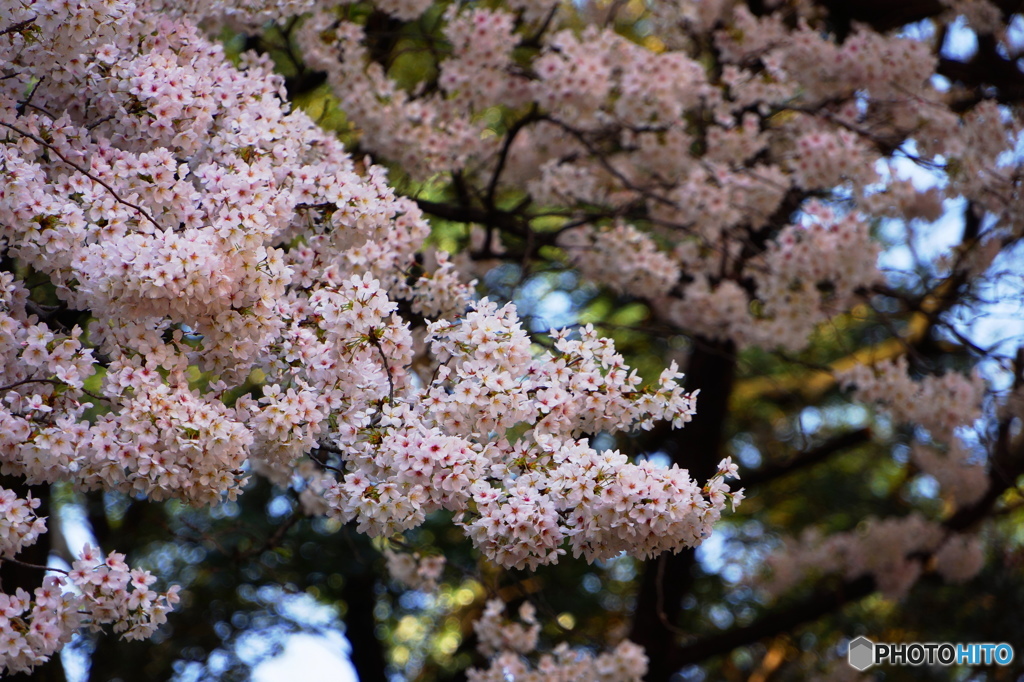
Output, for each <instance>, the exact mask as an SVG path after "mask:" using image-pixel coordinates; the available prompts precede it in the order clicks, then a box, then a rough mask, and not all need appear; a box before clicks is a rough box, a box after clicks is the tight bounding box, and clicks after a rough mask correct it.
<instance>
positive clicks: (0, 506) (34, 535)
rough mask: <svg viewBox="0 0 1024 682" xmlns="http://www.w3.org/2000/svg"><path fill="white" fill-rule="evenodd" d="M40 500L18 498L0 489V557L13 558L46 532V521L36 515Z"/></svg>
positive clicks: (8, 491) (11, 491) (10, 492)
mask: <svg viewBox="0 0 1024 682" xmlns="http://www.w3.org/2000/svg"><path fill="white" fill-rule="evenodd" d="M38 508H39V500H38V499H35V498H33V497H32V496H31V495H29V496H28V497H25V498H21V497H18V495H17V493H15V492H14V491H13V490H6V489H4V488H0V557H8V558H10V557H13V556H14V555H15V554H17V553H18V552H20V551H21V548H22V547H26V546H28V545H31V544H33V543H34V542H35V541H36V540H37V539H38V538H39V536H40V535H42V534H43V533H45V532H46V519H45V518H40V517H39V516H37V515H36V512H35V510H36V509H38Z"/></svg>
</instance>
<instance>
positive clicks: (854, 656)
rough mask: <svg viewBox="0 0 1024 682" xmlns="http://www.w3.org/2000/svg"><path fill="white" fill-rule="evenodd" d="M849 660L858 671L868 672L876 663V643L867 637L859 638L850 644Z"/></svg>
mask: <svg viewBox="0 0 1024 682" xmlns="http://www.w3.org/2000/svg"><path fill="white" fill-rule="evenodd" d="M847 660H848V661H849V662H850V665H851V666H853V667H854V668H856V669H857V670H867V669H868V668H870V667H871V664H872V663H874V661H875V643H874V642H872V641H871V640H870V639H868V638H867V637H858V638H857V639H855V640H853V641H852V642H850V650H849V652H848V653H847Z"/></svg>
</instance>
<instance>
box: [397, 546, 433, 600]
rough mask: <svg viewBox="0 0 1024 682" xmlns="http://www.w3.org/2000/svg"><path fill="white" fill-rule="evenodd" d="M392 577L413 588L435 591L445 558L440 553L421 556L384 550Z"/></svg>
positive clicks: (416, 553)
mask: <svg viewBox="0 0 1024 682" xmlns="http://www.w3.org/2000/svg"><path fill="white" fill-rule="evenodd" d="M384 558H385V559H387V566H388V574H390V575H391V579H392V580H394V581H396V582H398V583H400V584H402V585H404V586H405V587H408V588H410V589H413V590H422V591H424V592H433V591H434V590H436V589H437V581H438V580H440V579H441V575H442V574H443V573H444V565H445V558H444V556H442V555H440V554H435V555H433V556H420V554H419V552H414V553H412V554H409V553H407V552H396V551H394V550H391V549H388V550H385V551H384Z"/></svg>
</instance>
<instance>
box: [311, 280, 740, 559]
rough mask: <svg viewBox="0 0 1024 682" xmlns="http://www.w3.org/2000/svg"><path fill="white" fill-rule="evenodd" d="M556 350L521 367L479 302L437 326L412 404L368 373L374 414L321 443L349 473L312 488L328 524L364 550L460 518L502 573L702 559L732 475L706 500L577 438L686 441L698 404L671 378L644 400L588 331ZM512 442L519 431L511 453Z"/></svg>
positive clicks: (516, 338) (500, 319)
mask: <svg viewBox="0 0 1024 682" xmlns="http://www.w3.org/2000/svg"><path fill="white" fill-rule="evenodd" d="M349 313H350V314H351V311H349ZM553 336H554V352H551V351H548V352H546V353H544V354H542V355H540V356H535V355H533V354H531V352H530V341H529V337H528V336H527V334H526V332H525V331H524V330H523V329H522V327H521V325H520V322H519V320H518V319H517V318H516V316H515V313H514V308H513V307H512V306H511V305H506V306H503V307H501V308H498V307H497V305H496V304H494V303H492V302H489V301H487V300H486V299H485V300H483V301H480V302H478V303H476V304H474V305H473V306H471V308H470V310H469V312H468V313H466V314H465V315H464V316H463V317H461V318H460V319H457V320H455V321H447V320H442V321H438V322H435V323H432V324H431V325H430V326H429V327H428V334H427V338H426V340H427V343H429V345H430V348H431V351H432V355H433V357H434V358H435V362H436V364H435V369H434V371H433V378H432V381H431V382H430V383H429V384H427V385H426V386H423V387H420V388H417V387H416V386H415V385H413V384H412V383H411V382H410V380H409V376H410V375H409V374H408V373H407V372H403V371H400V370H399V368H397V367H396V368H393V369H392V368H388V370H387V372H385V371H383V370H382V369H381V368H379V367H377V366H373V368H372V369H370V368H364V369H363V377H364V379H363V380H364V382H365V381H367V377H370V376H373V375H374V373H375V374H376V376H378V377H379V378H378V380H377V382H376V383H377V385H376V394H375V395H376V397H377V399H378V400H379V401H380V403H379V405H378V406H377V407H376V408H374V409H373V410H372V411H370V410H365V409H364V410H363V411H362V412H360V413H354V412H353V413H350V416H349V418H348V419H347V420H346V422H345V424H344V425H341V426H339V427H338V428H336V429H332V430H331V432H330V433H329V434H326V435H328V436H333V437H332V438H330V439H329V440H326V442H327V445H326V446H325V447H324V448H323V449H322V451H323V452H333V453H336V454H337V455H339V456H340V458H341V460H342V461H343V462H344V463H345V465H346V470H347V471H346V473H345V475H344V477H343V478H342V479H340V480H336V479H335V478H334V477H333V476H332V475H331V474H330V472H327V471H325V472H323V474H322V475H321V476H320V478H319V479H316V480H314V481H312V482H311V485H313V486H314V487H315V489H317V490H322V491H323V494H324V500H325V501H326V503H327V505H328V507H329V509H330V510H331V513H332V514H335V515H337V516H338V517H339V518H341V519H342V520H346V521H347V520H356V521H357V522H358V524H359V528H360V529H361V530H363V531H366V532H369V533H371V534H374V535H377V534H390V533H396V532H401V531H403V530H406V529H409V528H412V527H415V526H416V525H419V524H420V523H422V521H423V520H424V519H425V517H426V514H428V513H430V512H431V511H433V510H436V509H447V510H449V511H453V512H456V523H459V524H460V525H462V526H464V527H465V528H466V532H467V534H468V535H469V537H470V538H471V539H472V540H473V542H474V543H475V544H476V546H477V547H478V548H479V549H480V550H481V551H482V552H483V553H484V555H485V556H488V557H490V558H491V559H493V560H495V561H497V562H498V563H500V564H502V565H506V566H517V567H524V566H529V567H535V566H537V565H539V564H543V563H551V562H554V561H556V560H557V557H558V556H559V555H560V554H561V553H563V551H564V550H563V545H564V544H565V543H566V542H568V544H569V546H570V548H571V549H572V551H573V553H574V554H575V555H577V556H578V555H580V554H583V555H585V556H586V557H587V558H588V559H589V560H594V559H599V558H607V557H611V556H614V555H615V554H617V553H618V552H620V551H623V550H625V551H629V552H630V553H633V554H636V555H639V556H648V555H653V554H656V553H658V552H660V551H663V550H665V549H673V550H677V549H679V548H680V547H683V546H693V545H696V544H699V543H700V541H701V540H702V539H703V538H704V537H706V536H707V535H708V534H709V533H710V529H711V525H712V524H713V523H714V522H715V521H716V520H717V519H718V518H719V516H720V514H721V511H722V509H723V507H724V504H725V502H726V500H727V499H729V498H731V499H733V500H734V502H735V501H738V500H740V499H742V495H741V494H740V493H734V492H731V490H730V488H729V486H728V485H727V484H726V483H725V478H726V477H727V476H734V475H735V468H734V467H732V466H731V463H729V462H723V465H722V469H721V471H720V472H719V474H718V475H716V476H715V477H714V478H713V479H712V480H711V481H709V482H708V483H707V484H705V485H704V486H703V487H701V486H700V485H699V484H698V483H696V482H695V481H693V480H692V478H691V477H690V476H689V474H688V473H687V472H686V471H685V470H683V469H679V468H678V467H672V468H662V467H656V466H653V465H651V464H650V463H641V464H639V465H637V464H632V463H630V462H629V461H628V459H627V458H626V457H625V456H623V455H621V454H619V453H618V452H616V451H605V452H598V451H596V450H594V449H593V448H591V447H590V445H589V442H588V440H587V439H585V438H580V435H581V434H583V433H595V432H599V431H606V432H615V431H623V430H628V429H630V428H633V427H637V426H639V427H641V428H651V427H652V426H653V425H654V423H655V421H659V420H669V421H672V422H673V424H674V425H676V426H683V425H684V424H685V423H686V422H687V421H689V420H690V418H691V416H692V415H693V413H694V401H695V395H691V394H688V393H686V392H684V391H683V390H682V388H681V386H680V384H679V383H678V380H679V379H680V378H681V375H680V374H679V373H678V372H677V371H676V370H675V368H674V367H672V368H670V369H668V370H666V371H665V372H664V373H663V374H662V376H661V377H660V380H659V382H658V384H657V385H656V386H655V387H650V388H644V387H641V385H640V384H641V380H640V378H639V376H638V375H637V374H636V372H635V371H634V372H630V371H629V368H628V367H627V366H626V365H625V363H624V361H623V358H622V356H621V355H619V354H618V353H616V352H615V349H614V346H613V345H612V344H611V342H610V340H608V339H605V338H600V337H598V336H597V334H596V333H595V332H594V331H593V329H592V328H590V327H586V328H584V329H582V330H581V332H580V337H579V339H574V338H571V337H570V336H569V334H568V333H567V332H558V333H554V334H553ZM373 338H374V339H376V336H374V337H373ZM377 343H381V344H383V340H382V341H379V342H377ZM361 345H362V346H363V347H364V350H366V352H367V353H370V354H369V355H368V356H367V359H368V362H371V361H374V360H378V359H379V358H378V357H377V355H376V354H373V353H372V351H374V350H376V348H375V346H374V344H373V343H369V342H361ZM335 347H337V345H336V346H335ZM381 349H382V351H383V352H382V353H381V355H383V356H384V357H388V358H390V357H394V356H395V351H394V350H393V349H388V350H385V349H384V347H383V346H381ZM517 427H518V428H520V429H522V428H523V427H525V431H524V432H523V433H521V434H520V435H519V437H518V439H517V440H515V441H514V442H510V441H509V440H508V439H507V438H506V436H507V434H508V432H509V431H510V430H511V429H513V428H517ZM322 442H323V441H322Z"/></svg>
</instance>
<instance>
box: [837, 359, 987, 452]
mask: <svg viewBox="0 0 1024 682" xmlns="http://www.w3.org/2000/svg"><path fill="white" fill-rule="evenodd" d="M837 379H838V380H839V382H840V384H841V385H842V386H844V387H846V388H849V387H855V390H854V397H855V398H856V399H857V400H859V401H861V402H865V403H876V404H878V405H879V406H880V407H882V409H884V410H885V411H887V412H888V413H889V414H891V415H892V417H893V419H895V420H896V421H897V422H900V423H904V424H916V425H918V426H921V427H922V428H925V429H927V430H928V433H929V435H930V436H931V440H932V442H934V443H937V444H939V445H946V446H952V445H953V444H954V442H955V431H956V429H957V428H959V427H962V426H971V425H972V424H973V423H974V422H975V420H977V419H978V418H980V417H981V403H982V398H983V397H984V395H985V380H984V378H983V377H982V376H981V375H980V374H979V373H978V372H974V373H973V374H972V375H971V376H967V375H964V374H960V373H958V372H947V373H946V374H943V375H941V376H926V377H924V378H922V379H920V380H918V381H915V380H914V379H913V378H912V377H911V376H910V374H909V367H908V361H907V358H906V357H904V356H901V357H899V358H897V359H895V360H892V361H889V362H883V363H879V364H876V365H874V366H868V365H856V366H854V367H852V368H850V369H849V370H847V371H844V372H840V373H839V374H838V376H837Z"/></svg>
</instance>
